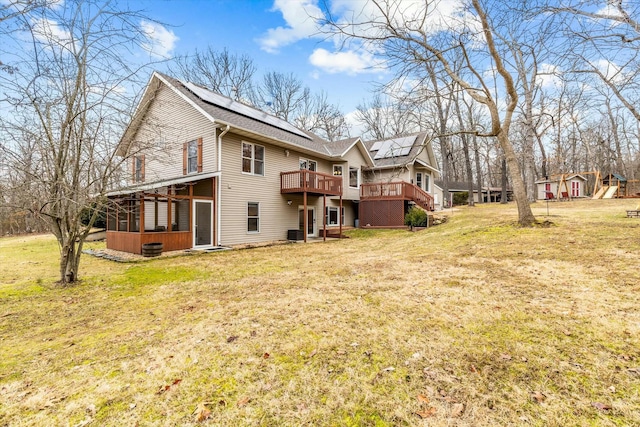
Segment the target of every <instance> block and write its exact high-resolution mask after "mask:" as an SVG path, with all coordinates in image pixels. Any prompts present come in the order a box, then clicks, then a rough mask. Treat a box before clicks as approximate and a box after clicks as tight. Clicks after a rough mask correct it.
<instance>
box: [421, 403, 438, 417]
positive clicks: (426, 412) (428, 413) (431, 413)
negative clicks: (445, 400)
mask: <svg viewBox="0 0 640 427" xmlns="http://www.w3.org/2000/svg"><path fill="white" fill-rule="evenodd" d="M435 414H436V408H434V407H433V406H431V407H429V408H427V409H426V410H424V411H417V412H416V415H417V416H419V417H420V418H428V417H432V416H434V415H435Z"/></svg>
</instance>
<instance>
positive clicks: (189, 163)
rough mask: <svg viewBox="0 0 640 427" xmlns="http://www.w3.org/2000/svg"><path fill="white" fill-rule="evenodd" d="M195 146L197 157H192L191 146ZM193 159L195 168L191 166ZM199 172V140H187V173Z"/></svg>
mask: <svg viewBox="0 0 640 427" xmlns="http://www.w3.org/2000/svg"><path fill="white" fill-rule="evenodd" d="M192 146H193V147H195V157H191V147H192ZM192 159H193V168H191V166H192V165H191V160H192ZM197 172H198V140H197V139H194V140H193V141H189V142H187V174H190V173H197Z"/></svg>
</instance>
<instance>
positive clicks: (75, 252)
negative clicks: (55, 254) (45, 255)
mask: <svg viewBox="0 0 640 427" xmlns="http://www.w3.org/2000/svg"><path fill="white" fill-rule="evenodd" d="M81 254H82V241H80V242H76V239H75V238H70V239H69V240H67V241H65V242H60V283H61V284H62V285H64V286H66V285H70V284H73V283H75V282H77V281H78V269H79V267H80V255H81Z"/></svg>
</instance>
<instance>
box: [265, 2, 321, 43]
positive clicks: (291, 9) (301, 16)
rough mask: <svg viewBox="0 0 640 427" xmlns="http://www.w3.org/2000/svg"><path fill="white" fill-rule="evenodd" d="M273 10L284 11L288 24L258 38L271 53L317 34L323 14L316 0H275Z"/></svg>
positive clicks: (271, 29)
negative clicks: (318, 21) (318, 23)
mask: <svg viewBox="0 0 640 427" xmlns="http://www.w3.org/2000/svg"><path fill="white" fill-rule="evenodd" d="M272 11H274V12H275V11H278V12H280V13H282V17H283V18H284V20H285V22H286V26H284V27H276V28H270V29H268V30H267V33H266V34H265V35H264V36H263V37H261V38H260V39H258V43H259V44H260V48H261V49H262V50H265V51H267V52H269V53H275V52H277V51H278V49H280V48H281V47H283V46H287V45H289V44H292V43H295V42H297V41H298V40H301V39H304V38H308V37H312V36H313V35H315V34H317V33H318V26H317V24H316V22H317V20H318V19H320V18H321V17H322V16H323V14H322V11H321V10H320V8H319V7H318V5H317V1H316V0H275V2H274V4H273V8H272Z"/></svg>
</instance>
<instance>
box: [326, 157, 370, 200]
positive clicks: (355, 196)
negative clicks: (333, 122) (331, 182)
mask: <svg viewBox="0 0 640 427" xmlns="http://www.w3.org/2000/svg"><path fill="white" fill-rule="evenodd" d="M343 159H344V160H345V161H344V162H342V163H340V162H336V163H335V164H342V170H343V172H342V174H343V175H342V179H343V182H342V183H343V188H344V191H343V195H342V197H343V198H344V199H346V200H359V199H360V189H359V188H351V187H349V168H350V167H353V168H358V169H360V184H362V183H363V182H364V179H365V174H364V172H363V168H364V167H366V166H367V162H366V160H365V158H364V156H363V154H362V153H361V152H360V149H359V148H358V145H357V144H356V145H354V146H353V147H352V148H351V150H349V151H348V152H347V153H346V154H345V155H344V157H343ZM332 169H333V168H332ZM332 173H333V172H332Z"/></svg>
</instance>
